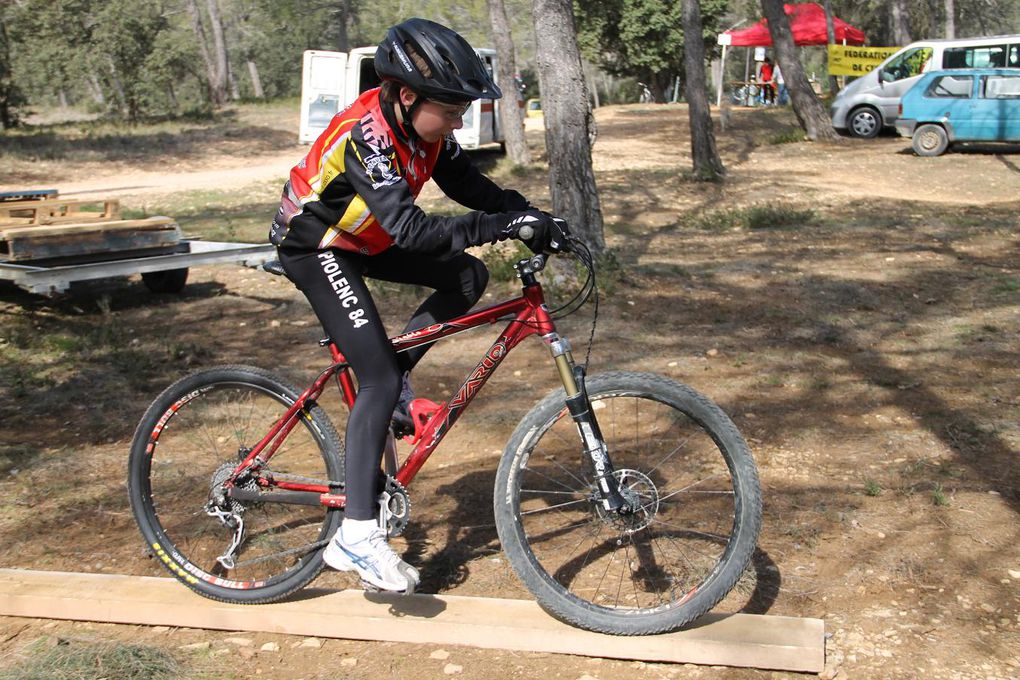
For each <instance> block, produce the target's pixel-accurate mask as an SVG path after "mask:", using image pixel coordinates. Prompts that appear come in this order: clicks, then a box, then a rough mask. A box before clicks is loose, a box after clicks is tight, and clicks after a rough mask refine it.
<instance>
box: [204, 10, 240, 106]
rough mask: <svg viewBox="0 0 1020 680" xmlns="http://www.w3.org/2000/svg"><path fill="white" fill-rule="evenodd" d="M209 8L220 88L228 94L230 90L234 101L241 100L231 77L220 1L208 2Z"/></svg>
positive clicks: (214, 59)
mask: <svg viewBox="0 0 1020 680" xmlns="http://www.w3.org/2000/svg"><path fill="white" fill-rule="evenodd" d="M206 6H207V7H208V8H209V27H210V30H211V31H212V35H213V63H214V64H215V65H216V78H217V84H218V86H219V87H222V88H223V91H224V93H226V91H227V88H230V94H231V96H232V98H233V99H239V98H240V93H239V92H238V91H237V85H236V84H235V83H233V82H231V81H232V78H231V77H230V75H231V74H230V60H229V59H228V58H227V40H226V37H225V35H224V33H223V19H221V18H220V3H219V0H206Z"/></svg>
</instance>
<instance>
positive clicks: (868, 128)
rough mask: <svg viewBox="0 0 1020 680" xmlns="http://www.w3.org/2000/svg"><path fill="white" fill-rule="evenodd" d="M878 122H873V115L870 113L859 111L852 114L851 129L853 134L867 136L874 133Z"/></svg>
mask: <svg viewBox="0 0 1020 680" xmlns="http://www.w3.org/2000/svg"><path fill="white" fill-rule="evenodd" d="M877 124H878V121H876V120H875V114H873V113H871V111H861V112H859V113H855V114H854V119H853V127H854V132H856V133H857V134H859V135H862V136H864V135H869V134H871V133H872V132H874V130H875V127H876V126H877Z"/></svg>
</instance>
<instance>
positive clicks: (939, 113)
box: [896, 68, 1020, 156]
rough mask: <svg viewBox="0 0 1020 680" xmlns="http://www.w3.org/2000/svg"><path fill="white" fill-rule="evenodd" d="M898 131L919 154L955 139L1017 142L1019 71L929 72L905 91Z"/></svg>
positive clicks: (934, 152)
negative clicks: (908, 139)
mask: <svg viewBox="0 0 1020 680" xmlns="http://www.w3.org/2000/svg"><path fill="white" fill-rule="evenodd" d="M896 129H897V130H898V131H899V133H900V134H901V135H903V136H904V137H911V138H912V139H911V145H912V146H913V148H914V152H915V153H916V154H917V155H918V156H938V155H939V154H941V153H943V152H944V151H945V150H946V149H947V148H949V145H950V144H955V143H956V142H1020V69H1017V68H974V69H954V70H952V71H932V72H930V73H927V74H925V75H924V76H923V77H922V78H921V79H920V80H918V81H917V84H916V85H914V86H913V87H912V88H910V90H908V91H907V93H906V94H905V95H903V98H902V100H901V101H900V111H899V117H898V118H897V119H896Z"/></svg>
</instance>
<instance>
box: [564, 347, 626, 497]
mask: <svg viewBox="0 0 1020 680" xmlns="http://www.w3.org/2000/svg"><path fill="white" fill-rule="evenodd" d="M574 382H575V383H576V384H577V390H578V391H577V394H575V395H574V396H572V397H567V400H566V401H567V409H569V410H570V417H571V418H572V419H573V420H574V424H575V425H576V426H577V431H578V432H579V433H580V435H581V441H582V442H583V443H584V449H585V452H586V453H587V454H588V458H589V459H590V460H591V463H592V466H593V467H594V468H595V478H596V480H597V481H598V490H599V496H601V500H602V505H603V507H605V509H606V510H609V511H610V512H617V513H620V514H629V513H630V512H631V511H632V510H633V508H631V507H630V504H629V503H627V501H626V500H624V498H623V496H622V495H620V485H619V484H618V483H617V481H616V476H615V475H614V474H613V473H614V472H616V469H615V468H614V467H613V461H612V460H610V459H609V452H608V451H607V450H606V444H605V441H606V440H605V439H604V438H603V437H602V430H600V429H599V423H598V420H597V419H596V418H595V414H594V413H593V412H592V409H591V403H590V402H589V401H588V390H587V388H586V387H585V385H584V368H583V367H582V366H574Z"/></svg>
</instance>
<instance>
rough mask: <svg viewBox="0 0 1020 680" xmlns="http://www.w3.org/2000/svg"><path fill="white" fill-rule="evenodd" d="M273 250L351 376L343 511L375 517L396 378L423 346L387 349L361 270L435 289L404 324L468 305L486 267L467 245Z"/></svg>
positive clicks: (423, 322) (441, 317) (478, 292)
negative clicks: (441, 253) (354, 392)
mask: <svg viewBox="0 0 1020 680" xmlns="http://www.w3.org/2000/svg"><path fill="white" fill-rule="evenodd" d="M279 253H280V262H281V263H282V264H283V268H284V270H285V271H286V272H287V275H288V276H289V277H290V279H291V280H292V281H294V283H296V284H297V287H298V288H299V289H300V290H301V292H302V293H304V294H305V297H307V298H308V301H309V302H310V303H311V305H312V309H313V310H314V311H315V314H316V316H318V318H319V321H320V322H321V323H322V327H323V328H324V329H325V331H326V334H327V335H328V336H329V337H330V338H331V339H332V340H333V341H334V342H335V343H336V344H337V347H339V348H340V351H341V352H343V355H344V356H345V357H346V358H347V361H348V362H349V363H350V366H351V369H352V370H353V371H354V375H355V377H356V378H357V380H358V397H357V399H356V400H355V404H354V407H353V408H352V409H351V414H350V417H349V418H348V420H347V435H346V437H347V438H346V444H347V462H346V471H347V478H346V494H347V507H346V510H345V516H346V517H350V518H351V519H356V520H366V519H374V518H375V517H377V516H378V506H377V505H376V497H377V493H378V492H377V488H376V487H377V483H378V480H379V464H380V461H381V460H382V450H383V446H384V445H385V442H386V433H387V430H388V428H389V424H390V419H391V417H392V415H393V409H394V407H395V406H396V403H397V399H398V398H399V396H400V388H401V378H402V376H403V374H404V372H405V371H409V370H411V369H412V368H413V367H414V365H415V364H416V363H417V362H418V360H419V359H421V357H422V356H423V355H424V354H425V352H426V350H427V349H428V346H424V347H419V348H415V349H414V350H410V351H408V352H401V353H400V354H399V355H398V354H397V353H396V352H394V351H393V345H392V344H391V343H390V341H389V338H388V337H387V335H386V330H385V328H384V326H383V322H382V319H381V318H380V316H379V310H378V308H377V307H376V304H375V301H374V300H373V299H372V296H371V294H370V293H369V291H368V288H367V287H366V285H365V281H364V277H370V278H374V279H380V280H382V281H391V282H394V283H410V284H416V285H420V286H425V287H427V288H432V289H433V290H434V291H435V292H434V293H432V295H430V296H429V297H428V298H427V299H426V300H425V301H424V302H423V303H422V304H421V306H420V307H418V310H417V311H416V312H415V313H414V316H412V317H411V320H410V321H408V323H407V325H406V327H405V329H404V332H407V331H410V330H415V329H417V328H422V327H424V326H428V325H431V324H433V323H436V322H438V321H446V320H448V319H452V318H453V317H455V316H458V315H460V314H463V313H465V312H466V311H468V310H469V309H470V308H471V307H472V306H473V305H474V304H475V303H476V302H478V300H479V298H481V296H482V292H483V291H484V290H485V285H486V283H487V282H488V280H489V272H488V270H486V268H485V265H484V264H483V263H482V262H481V260H479V259H478V258H476V257H473V256H471V255H468V254H467V253H460V254H458V255H455V256H453V257H449V258H446V259H439V258H437V257H430V256H427V255H421V254H418V253H408V252H405V251H402V250H400V249H399V248H396V247H392V248H390V249H389V250H386V251H384V252H382V253H380V254H378V255H371V256H369V255H361V254H358V253H352V252H348V251H345V250H340V249H336V248H333V249H329V250H291V249H287V248H281V249H280V250H279Z"/></svg>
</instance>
